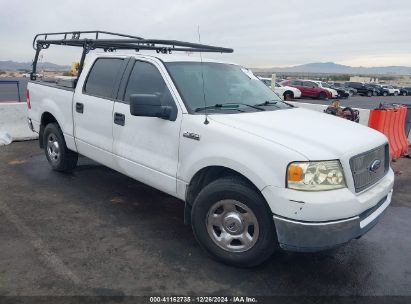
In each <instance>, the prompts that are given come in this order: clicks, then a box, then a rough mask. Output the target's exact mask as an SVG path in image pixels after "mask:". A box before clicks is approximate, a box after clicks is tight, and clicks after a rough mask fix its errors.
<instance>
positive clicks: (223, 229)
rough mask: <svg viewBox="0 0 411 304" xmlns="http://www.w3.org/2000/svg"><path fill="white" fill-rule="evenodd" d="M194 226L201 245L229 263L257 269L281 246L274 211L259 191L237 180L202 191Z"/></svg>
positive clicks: (213, 184)
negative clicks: (278, 243) (256, 267)
mask: <svg viewBox="0 0 411 304" xmlns="http://www.w3.org/2000/svg"><path fill="white" fill-rule="evenodd" d="M191 223H192V228H193V232H194V235H195V236H196V238H197V240H198V242H199V243H200V245H201V246H202V247H203V248H204V249H205V250H206V251H207V252H208V253H209V254H210V255H211V256H212V257H214V258H215V259H217V260H218V261H221V262H223V263H226V264H230V265H234V266H240V267H252V266H256V265H258V264H261V263H262V262H264V261H265V260H267V259H268V258H269V257H270V256H271V255H272V253H273V251H274V250H275V248H276V247H277V238H276V232H275V226H274V221H273V217H272V212H271V210H270V208H269V207H268V205H267V203H266V202H265V200H264V199H263V197H262V196H261V194H260V193H258V192H257V190H255V189H253V187H252V186H250V185H249V184H248V183H247V182H246V181H244V180H242V179H240V178H237V177H225V178H221V179H218V180H216V181H214V182H211V183H210V184H208V185H207V186H206V187H205V188H204V189H203V190H201V192H200V193H199V195H198V196H197V198H196V199H195V201H194V204H193V208H192V213H191Z"/></svg>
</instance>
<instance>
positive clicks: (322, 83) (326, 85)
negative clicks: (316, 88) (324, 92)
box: [321, 82, 331, 89]
mask: <svg viewBox="0 0 411 304" xmlns="http://www.w3.org/2000/svg"><path fill="white" fill-rule="evenodd" d="M321 86H322V87H323V88H329V89H330V88H331V86H330V85H329V84H328V83H326V82H321Z"/></svg>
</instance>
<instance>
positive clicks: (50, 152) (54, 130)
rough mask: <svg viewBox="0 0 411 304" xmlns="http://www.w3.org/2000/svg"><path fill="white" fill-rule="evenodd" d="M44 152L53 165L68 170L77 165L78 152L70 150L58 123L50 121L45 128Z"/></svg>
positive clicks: (57, 168)
mask: <svg viewBox="0 0 411 304" xmlns="http://www.w3.org/2000/svg"><path fill="white" fill-rule="evenodd" d="M43 143H44V152H45V154H46V157H47V160H48V162H49V164H50V165H51V167H52V168H53V169H54V170H56V171H61V172H66V171H70V170H72V169H74V168H75V167H76V165H77V160H78V154H77V153H76V152H73V151H71V150H69V149H68V148H67V146H66V141H65V140H64V136H63V132H62V131H61V129H60V127H59V125H58V124H57V123H50V124H48V125H47V126H46V128H45V129H44V137H43Z"/></svg>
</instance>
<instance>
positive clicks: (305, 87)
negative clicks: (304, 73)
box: [281, 79, 332, 99]
mask: <svg viewBox="0 0 411 304" xmlns="http://www.w3.org/2000/svg"><path fill="white" fill-rule="evenodd" d="M281 85H284V86H289V87H293V88H297V89H299V90H300V91H301V97H302V98H304V97H310V98H318V99H326V98H332V96H331V93H330V91H329V90H326V89H324V88H322V87H320V86H319V85H318V84H317V83H315V82H313V81H310V80H299V79H295V80H285V81H283V82H281Z"/></svg>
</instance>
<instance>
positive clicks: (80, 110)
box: [76, 102, 84, 113]
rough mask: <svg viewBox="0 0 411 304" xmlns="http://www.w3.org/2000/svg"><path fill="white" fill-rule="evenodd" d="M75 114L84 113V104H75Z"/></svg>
mask: <svg viewBox="0 0 411 304" xmlns="http://www.w3.org/2000/svg"><path fill="white" fill-rule="evenodd" d="M76 112H77V113H83V112H84V104H82V103H80V102H76Z"/></svg>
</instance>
